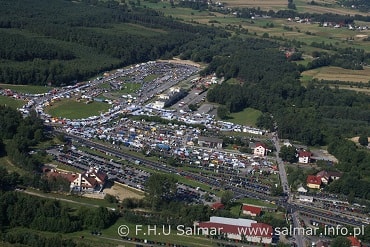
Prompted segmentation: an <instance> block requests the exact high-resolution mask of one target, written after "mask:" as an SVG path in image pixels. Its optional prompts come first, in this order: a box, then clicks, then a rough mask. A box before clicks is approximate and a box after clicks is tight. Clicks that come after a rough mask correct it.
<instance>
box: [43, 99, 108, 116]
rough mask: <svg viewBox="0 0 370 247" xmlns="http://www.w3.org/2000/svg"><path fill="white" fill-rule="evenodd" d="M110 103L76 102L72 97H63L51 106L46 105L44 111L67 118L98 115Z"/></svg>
mask: <svg viewBox="0 0 370 247" xmlns="http://www.w3.org/2000/svg"><path fill="white" fill-rule="evenodd" d="M109 108H110V105H109V104H107V103H103V102H91V103H89V104H86V102H84V101H81V102H77V101H76V100H74V99H63V100H61V101H56V102H54V103H53V104H52V105H51V106H48V107H46V109H45V112H46V113H48V114H50V115H51V116H54V117H61V118H67V119H80V118H87V117H90V116H96V115H99V114H100V113H101V112H106V111H108V109H109Z"/></svg>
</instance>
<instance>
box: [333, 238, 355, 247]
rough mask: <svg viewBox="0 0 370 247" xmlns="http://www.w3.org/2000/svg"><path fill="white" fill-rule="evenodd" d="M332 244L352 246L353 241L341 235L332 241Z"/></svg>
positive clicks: (341, 246) (338, 246)
mask: <svg viewBox="0 0 370 247" xmlns="http://www.w3.org/2000/svg"><path fill="white" fill-rule="evenodd" d="M330 246H331V247H350V246H351V242H350V241H349V239H348V238H346V237H343V236H340V237H337V238H335V239H334V240H333V241H332V242H331V243H330Z"/></svg>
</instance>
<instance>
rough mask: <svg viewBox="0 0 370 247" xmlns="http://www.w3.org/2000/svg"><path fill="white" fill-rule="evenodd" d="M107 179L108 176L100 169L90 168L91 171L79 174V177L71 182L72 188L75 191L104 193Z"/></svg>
mask: <svg viewBox="0 0 370 247" xmlns="http://www.w3.org/2000/svg"><path fill="white" fill-rule="evenodd" d="M107 179H108V176H107V174H105V173H104V172H102V171H100V170H99V169H98V168H90V170H88V171H86V172H84V173H82V174H79V176H78V177H77V178H76V179H75V180H74V181H73V182H71V188H72V190H74V191H86V192H93V191H102V190H103V188H104V185H105V182H106V180H107Z"/></svg>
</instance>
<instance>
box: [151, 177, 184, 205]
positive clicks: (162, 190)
mask: <svg viewBox="0 0 370 247" xmlns="http://www.w3.org/2000/svg"><path fill="white" fill-rule="evenodd" d="M176 183H177V179H175V178H174V177H173V176H170V175H167V174H160V173H154V174H153V175H151V176H150V177H149V179H148V180H147V182H146V184H145V188H146V189H147V192H148V193H147V196H146V199H147V200H148V202H149V204H150V205H151V207H152V209H158V208H159V207H160V205H161V203H162V202H168V201H171V199H173V198H174V197H175V195H176V191H177V184H176Z"/></svg>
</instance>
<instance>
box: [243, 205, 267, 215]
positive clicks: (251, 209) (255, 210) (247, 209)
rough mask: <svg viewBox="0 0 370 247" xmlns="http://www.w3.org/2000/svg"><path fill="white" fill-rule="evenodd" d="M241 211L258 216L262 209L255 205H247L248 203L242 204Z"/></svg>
mask: <svg viewBox="0 0 370 247" xmlns="http://www.w3.org/2000/svg"><path fill="white" fill-rule="evenodd" d="M242 212H243V214H246V215H250V216H260V215H261V212H262V209H261V208H260V207H257V206H253V205H249V204H244V205H243V206H242Z"/></svg>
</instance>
